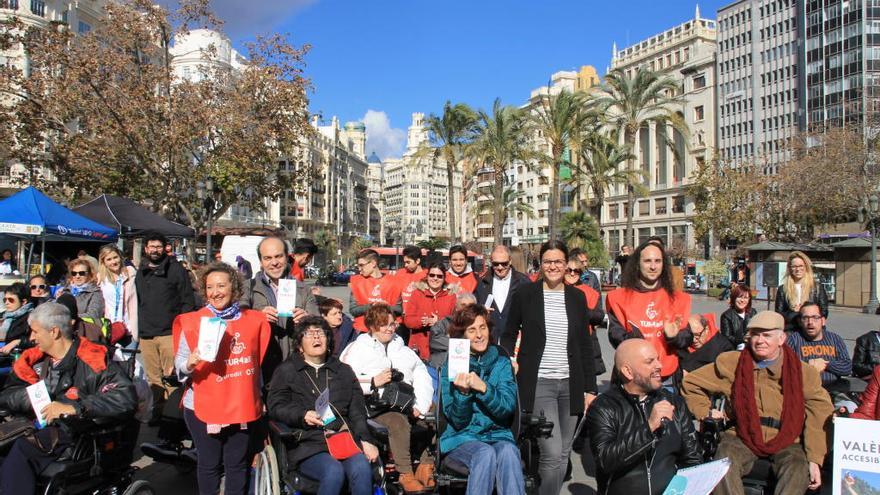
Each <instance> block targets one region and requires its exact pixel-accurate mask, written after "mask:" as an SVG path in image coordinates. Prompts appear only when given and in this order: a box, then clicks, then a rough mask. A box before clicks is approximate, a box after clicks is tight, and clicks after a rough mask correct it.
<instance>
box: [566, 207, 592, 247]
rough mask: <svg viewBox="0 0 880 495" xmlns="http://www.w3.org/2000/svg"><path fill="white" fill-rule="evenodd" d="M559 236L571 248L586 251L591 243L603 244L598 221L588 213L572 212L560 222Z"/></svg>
mask: <svg viewBox="0 0 880 495" xmlns="http://www.w3.org/2000/svg"><path fill="white" fill-rule="evenodd" d="M559 236H560V237H561V238H562V240H563V241H565V244H566V245H567V246H568V247H569V248H575V247H577V248H581V249H584V248H586V247H587V245H588V244H590V243H595V242H601V239H599V226H598V224H597V223H596V219H594V218H593V217H592V216H590V214H589V213H587V212H586V211H583V210H581V211H570V212H568V213H566V214H565V215H562V218H561V219H560V220H559Z"/></svg>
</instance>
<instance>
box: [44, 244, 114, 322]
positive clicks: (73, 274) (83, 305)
mask: <svg viewBox="0 0 880 495" xmlns="http://www.w3.org/2000/svg"><path fill="white" fill-rule="evenodd" d="M95 281H96V279H95V272H94V271H93V270H92V264H91V263H89V261H88V260H86V259H82V258H76V259H74V260H73V261H71V262H70V263H68V264H67V284H66V285H65V286H64V287H62V288H61V289H59V292H58V293H56V294H55V297H56V298H57V297H58V296H60V295H61V294H63V293H65V292H69V293H70V295H72V296H73V297H74V298H75V299H76V309H77V312H78V313H79V317H80V318H82V317H88V318H92V321H93V322H96V323H98V324H100V321H101V318H102V317H103V316H104V297H103V296H102V295H101V289H100V288H98V286H97V284H95Z"/></svg>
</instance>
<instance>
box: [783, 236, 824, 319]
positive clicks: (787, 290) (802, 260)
mask: <svg viewBox="0 0 880 495" xmlns="http://www.w3.org/2000/svg"><path fill="white" fill-rule="evenodd" d="M805 302H812V303H816V304H817V305H818V306H819V310H820V311H821V312H822V317H824V318H828V294H827V293H825V288H824V287H822V284H820V283H818V282H817V281H816V279H815V278H814V276H813V263H812V262H811V261H810V258H809V256H807V255H806V254H804V253H802V252H800V251H792V252H791V254H789V255H788V264H787V265H786V268H785V277H783V278H782V285H781V286H780V287H779V290H778V291H777V292H776V312H777V313H779V314H781V315H782V316H783V317H784V318H785V331H786V332H792V331H797V324H798V314H799V311H800V310H801V306H803V304H804V303H805Z"/></svg>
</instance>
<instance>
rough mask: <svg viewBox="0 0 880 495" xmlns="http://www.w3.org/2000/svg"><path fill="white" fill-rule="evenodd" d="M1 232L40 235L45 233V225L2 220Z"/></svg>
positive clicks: (0, 224) (0, 223)
mask: <svg viewBox="0 0 880 495" xmlns="http://www.w3.org/2000/svg"><path fill="white" fill-rule="evenodd" d="M0 232H2V233H4V234H25V235H40V234H42V233H43V227H42V226H41V225H33V224H29V223H8V222H0Z"/></svg>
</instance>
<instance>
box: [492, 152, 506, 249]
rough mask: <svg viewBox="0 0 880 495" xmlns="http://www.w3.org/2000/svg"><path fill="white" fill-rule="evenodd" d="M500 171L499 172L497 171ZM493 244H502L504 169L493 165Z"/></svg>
mask: <svg viewBox="0 0 880 495" xmlns="http://www.w3.org/2000/svg"><path fill="white" fill-rule="evenodd" d="M499 172H500V173H499ZM492 195H493V206H494V208H493V218H492V222H493V223H494V224H495V229H494V230H495V245H496V246H500V245H502V244H504V221H505V218H504V169H503V168H500V169H499V167H495V183H494V184H493V185H492Z"/></svg>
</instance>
